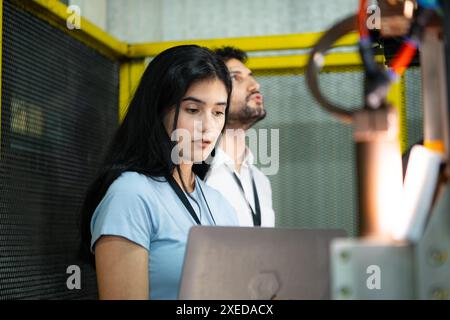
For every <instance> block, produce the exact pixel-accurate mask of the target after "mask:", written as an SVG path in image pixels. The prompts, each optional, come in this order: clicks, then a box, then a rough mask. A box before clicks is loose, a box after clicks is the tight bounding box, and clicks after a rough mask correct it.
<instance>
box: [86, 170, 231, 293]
mask: <svg viewBox="0 0 450 320" xmlns="http://www.w3.org/2000/svg"><path fill="white" fill-rule="evenodd" d="M154 179H157V180H158V181H155V180H154ZM199 185H200V186H201V188H202V190H203V193H204V195H205V198H206V200H207V202H208V205H209V207H210V209H211V212H212V215H213V217H214V220H215V222H216V225H218V226H238V220H237V216H236V213H235V211H234V209H233V208H232V207H231V205H230V204H229V203H228V202H227V200H226V199H225V198H224V197H223V196H222V195H221V194H220V193H219V192H218V191H216V190H215V189H213V188H211V187H208V186H207V185H206V184H205V183H204V182H203V181H202V180H201V179H200V178H198V177H196V183H195V190H194V191H193V192H192V193H190V195H191V196H192V197H194V199H196V201H197V203H198V204H199V205H200V212H199V207H198V206H197V204H195V203H194V202H192V200H191V199H190V198H189V197H187V198H188V199H189V201H190V202H191V204H192V207H193V208H194V210H195V211H196V213H197V216H198V217H200V221H201V224H202V225H214V223H213V222H212V221H213V220H212V219H211V216H210V213H209V211H208V208H207V207H206V204H205V202H204V200H203V197H202V194H201V191H200V190H199V187H198V186H199ZM194 225H196V223H195V221H194V219H193V218H192V217H191V215H190V214H189V211H187V209H186V208H185V206H184V205H183V203H182V202H181V200H180V199H179V198H178V196H177V195H176V193H175V192H174V191H173V189H172V188H171V186H170V185H169V183H168V182H167V181H166V180H165V179H164V178H153V179H152V178H149V177H147V176H145V175H143V174H139V173H137V172H131V171H128V172H124V173H122V175H121V176H120V177H118V178H117V179H116V180H115V181H114V182H113V183H112V184H111V186H110V187H109V189H108V191H107V192H106V194H105V196H104V197H103V199H102V200H101V201H100V203H99V205H98V206H97V208H96V210H95V211H94V215H93V216H92V220H91V234H92V240H91V251H92V252H93V253H94V250H95V247H94V244H95V242H96V241H97V240H98V238H100V236H102V235H115V236H121V237H124V238H126V239H128V240H130V241H132V242H134V243H136V244H138V245H140V246H142V247H144V248H145V249H147V250H148V251H149V281H150V295H149V296H150V298H151V299H177V297H178V291H179V286H180V281H181V272H182V265H183V261H184V253H185V250H186V242H187V237H188V232H189V229H190V228H191V227H192V226H194Z"/></svg>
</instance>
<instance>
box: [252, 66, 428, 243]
mask: <svg viewBox="0 0 450 320" xmlns="http://www.w3.org/2000/svg"><path fill="white" fill-rule="evenodd" d="M256 77H257V79H258V81H259V82H260V84H261V91H262V92H263V94H264V96H265V107H266V109H267V117H266V118H265V119H264V120H263V121H261V122H260V123H258V124H257V125H256V126H255V128H259V129H267V130H270V129H278V130H279V140H280V147H279V170H278V172H277V174H275V175H270V176H268V177H269V179H270V180H271V183H272V192H273V195H272V196H273V206H274V210H275V214H276V225H277V226H283V227H300V228H343V229H345V230H346V231H347V232H348V234H349V235H356V232H357V224H358V221H357V210H358V208H357V200H358V199H357V185H356V166H355V150H354V142H353V130H352V127H351V125H347V124H344V123H341V122H339V121H337V120H335V119H334V118H333V117H332V116H331V115H330V114H328V113H326V112H325V111H323V109H322V108H321V107H320V106H319V105H318V104H317V102H316V101H315V100H314V99H313V97H312V96H311V94H310V92H309V90H308V88H307V86H306V82H305V77H304V74H303V73H302V72H296V71H294V70H287V71H283V72H279V73H270V72H260V73H256ZM406 79H407V81H406V85H407V88H406V91H407V95H408V99H407V101H408V102H407V107H408V108H409V109H411V110H412V111H411V112H410V113H408V115H409V116H410V117H409V118H408V129H409V132H410V133H413V132H420V128H421V125H422V124H421V121H422V120H421V113H420V112H419V110H421V109H420V108H421V104H420V96H419V95H420V75H419V76H418V74H417V71H416V70H411V71H408V74H407V78H406ZM320 86H321V89H322V91H323V93H324V96H326V97H327V98H328V99H329V100H330V101H332V102H333V103H336V104H339V105H340V106H342V107H344V108H345V109H348V110H352V109H354V108H355V107H360V106H361V104H362V95H363V73H362V71H361V70H360V69H355V68H347V69H345V68H340V69H336V70H332V71H331V72H323V73H322V74H321V75H320ZM409 109H408V112H409ZM415 135H418V134H415ZM260 167H264V165H260Z"/></svg>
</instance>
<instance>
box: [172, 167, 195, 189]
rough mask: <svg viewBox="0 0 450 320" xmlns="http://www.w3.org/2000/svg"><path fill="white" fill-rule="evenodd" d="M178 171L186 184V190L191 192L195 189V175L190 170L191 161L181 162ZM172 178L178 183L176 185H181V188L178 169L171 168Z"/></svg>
mask: <svg viewBox="0 0 450 320" xmlns="http://www.w3.org/2000/svg"><path fill="white" fill-rule="evenodd" d="M179 166H180V172H181V178H182V179H183V182H184V185H185V186H186V190H185V191H187V192H189V193H190V192H192V191H194V189H195V175H194V174H193V172H192V163H188V164H186V163H181V164H180V165H179ZM172 176H173V178H174V179H175V181H176V182H177V183H178V185H179V186H180V187H181V189H184V188H183V184H182V182H181V179H180V175H179V174H178V170H177V169H176V168H175V170H173V174H172Z"/></svg>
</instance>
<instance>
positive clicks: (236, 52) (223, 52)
mask: <svg viewBox="0 0 450 320" xmlns="http://www.w3.org/2000/svg"><path fill="white" fill-rule="evenodd" d="M214 52H215V53H216V54H217V55H218V56H219V58H220V59H222V60H223V62H227V61H228V60H231V59H236V60H239V61H240V62H242V63H246V62H247V59H248V57H247V53H245V51H242V50H240V49H237V48H234V47H230V46H227V47H222V48H218V49H215V50H214Z"/></svg>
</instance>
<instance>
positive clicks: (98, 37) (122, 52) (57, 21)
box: [14, 0, 128, 59]
mask: <svg viewBox="0 0 450 320" xmlns="http://www.w3.org/2000/svg"><path fill="white" fill-rule="evenodd" d="M14 3H15V4H16V5H18V6H20V7H22V8H24V9H25V10H28V11H30V12H32V13H33V14H34V15H35V16H37V17H39V18H40V19H42V20H44V21H47V22H48V23H50V24H51V25H53V26H55V27H57V28H58V29H60V30H62V31H64V32H65V33H67V34H69V35H70V36H72V37H73V38H76V39H77V40H79V41H81V42H83V43H85V44H86V45H88V46H89V47H92V48H94V49H96V50H98V51H99V52H101V53H103V54H105V55H107V56H109V57H112V58H115V59H118V58H121V57H126V56H127V53H128V44H127V43H124V42H121V41H119V40H117V39H116V38H114V37H113V36H111V35H109V34H108V33H106V32H105V31H103V30H102V29H100V28H99V27H97V26H96V25H94V24H93V23H91V22H90V21H88V20H87V19H85V18H83V17H81V20H80V22H81V23H80V27H81V28H80V29H73V30H71V29H69V28H68V27H67V19H68V18H69V16H70V15H71V14H72V13H71V12H70V11H68V7H67V6H66V5H64V4H63V3H61V2H60V1H57V0H14Z"/></svg>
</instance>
